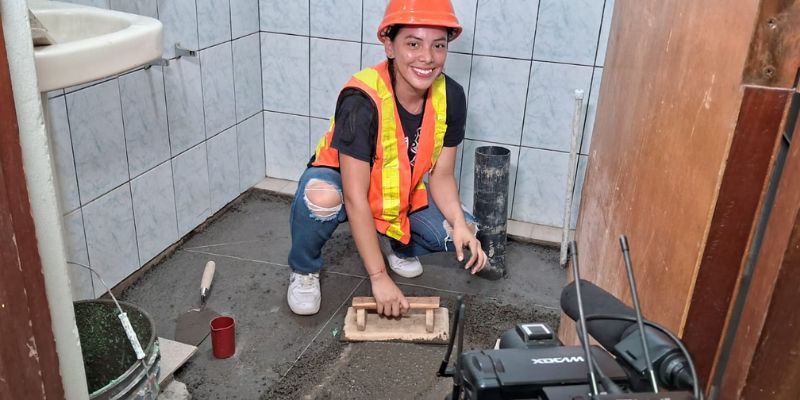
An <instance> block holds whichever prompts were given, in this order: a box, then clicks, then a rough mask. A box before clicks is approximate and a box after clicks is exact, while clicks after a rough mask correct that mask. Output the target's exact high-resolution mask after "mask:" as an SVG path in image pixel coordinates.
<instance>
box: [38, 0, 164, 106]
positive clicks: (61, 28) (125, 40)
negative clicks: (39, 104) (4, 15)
mask: <svg viewBox="0 0 800 400" xmlns="http://www.w3.org/2000/svg"><path fill="white" fill-rule="evenodd" d="M30 7H31V12H32V13H33V14H34V15H35V16H36V18H37V19H38V20H39V22H41V24H42V26H44V28H46V29H47V31H48V33H49V34H50V36H51V37H52V39H53V41H54V44H51V45H46V46H37V47H35V48H34V49H33V55H34V58H35V62H36V75H37V77H38V80H39V91H41V92H47V91H50V90H55V89H61V88H65V87H69V86H74V85H79V84H82V83H87V82H91V81H95V80H98V79H102V78H105V77H108V76H112V75H114V74H118V73H120V72H124V71H127V70H130V69H133V68H136V67H139V66H142V65H145V64H148V63H150V62H151V61H153V60H156V59H159V58H160V57H161V32H162V30H163V27H162V25H161V22H160V21H158V20H156V19H153V18H149V17H143V16H139V15H135V14H129V13H124V12H120V11H113V10H106V9H102V8H96V7H89V6H83V5H78V4H71V3H62V2H58V1H44V2H32V3H31V4H30Z"/></svg>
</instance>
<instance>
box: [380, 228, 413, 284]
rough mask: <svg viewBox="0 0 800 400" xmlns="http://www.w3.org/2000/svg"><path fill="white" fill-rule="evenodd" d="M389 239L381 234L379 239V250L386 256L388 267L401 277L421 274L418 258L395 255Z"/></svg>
mask: <svg viewBox="0 0 800 400" xmlns="http://www.w3.org/2000/svg"><path fill="white" fill-rule="evenodd" d="M389 240H390V239H389V238H387V237H384V236H381V237H380V240H379V241H380V244H381V252H383V255H384V256H386V260H387V261H388V262H389V268H391V269H392V271H394V273H396V274H397V275H400V276H402V277H403V278H416V277H418V276H420V275H422V263H421V262H419V258H418V257H408V258H403V257H398V256H396V255H395V254H394V250H392V245H391V243H390V242H389Z"/></svg>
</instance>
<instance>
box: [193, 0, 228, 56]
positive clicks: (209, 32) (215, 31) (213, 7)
mask: <svg viewBox="0 0 800 400" xmlns="http://www.w3.org/2000/svg"><path fill="white" fill-rule="evenodd" d="M196 1H197V38H198V42H199V45H200V48H201V49H204V48H206V47H211V46H215V45H218V44H220V43H222V42H225V41H230V40H231V7H230V3H229V2H228V0H196Z"/></svg>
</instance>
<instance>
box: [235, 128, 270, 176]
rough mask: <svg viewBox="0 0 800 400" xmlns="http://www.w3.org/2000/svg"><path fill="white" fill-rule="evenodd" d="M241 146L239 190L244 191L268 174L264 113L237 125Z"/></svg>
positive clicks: (238, 141) (238, 140) (237, 137)
mask: <svg viewBox="0 0 800 400" xmlns="http://www.w3.org/2000/svg"><path fill="white" fill-rule="evenodd" d="M236 140H237V143H238V148H239V192H244V191H245V190H247V189H250V188H251V187H253V185H255V184H257V183H258V182H261V180H262V179H264V177H265V176H267V174H266V160H265V159H264V113H263V112H259V113H258V114H256V115H254V116H252V117H250V118H248V119H246V120H244V121H242V122H241V123H239V125H236Z"/></svg>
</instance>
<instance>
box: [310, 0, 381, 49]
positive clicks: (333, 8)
mask: <svg viewBox="0 0 800 400" xmlns="http://www.w3.org/2000/svg"><path fill="white" fill-rule="evenodd" d="M361 1H362V0H337V1H335V2H334V1H330V0H311V36H314V37H321V38H328V39H341V40H352V41H356V42H360V41H361ZM367 1H370V0H367Z"/></svg>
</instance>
